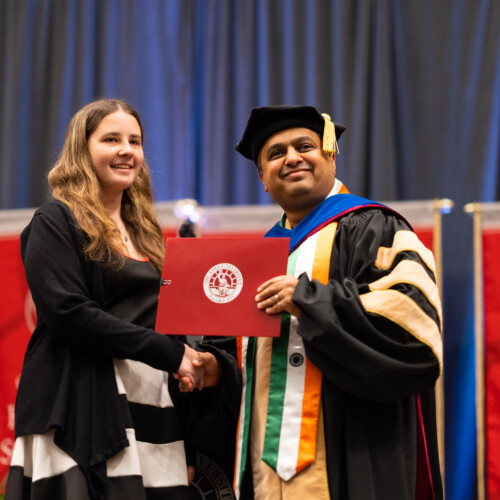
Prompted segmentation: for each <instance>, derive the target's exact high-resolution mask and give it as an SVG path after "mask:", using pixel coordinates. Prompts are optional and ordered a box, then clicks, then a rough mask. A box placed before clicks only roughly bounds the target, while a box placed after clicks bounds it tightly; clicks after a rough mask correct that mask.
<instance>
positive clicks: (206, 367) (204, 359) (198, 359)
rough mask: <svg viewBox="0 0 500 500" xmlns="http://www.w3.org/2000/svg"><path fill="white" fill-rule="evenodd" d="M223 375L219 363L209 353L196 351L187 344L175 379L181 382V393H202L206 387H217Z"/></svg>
mask: <svg viewBox="0 0 500 500" xmlns="http://www.w3.org/2000/svg"><path fill="white" fill-rule="evenodd" d="M221 375H222V370H221V368H220V365H219V362H218V361H217V359H216V358H215V356H214V355H213V354H211V353H209V352H199V351H195V350H194V349H192V348H191V347H189V346H188V345H187V344H186V345H185V351H184V356H183V357H182V361H181V364H180V366H179V369H178V370H177V373H174V378H175V379H176V380H178V381H179V390H180V391H181V392H192V391H194V390H195V389H198V390H199V391H201V390H202V389H204V388H205V387H213V386H214V385H217V383H218V382H219V380H220V377H221Z"/></svg>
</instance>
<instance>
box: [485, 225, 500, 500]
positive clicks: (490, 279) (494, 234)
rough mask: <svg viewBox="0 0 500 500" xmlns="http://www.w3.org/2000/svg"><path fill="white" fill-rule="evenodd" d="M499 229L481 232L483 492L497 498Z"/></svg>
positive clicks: (499, 461)
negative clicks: (483, 414) (484, 480)
mask: <svg viewBox="0 0 500 500" xmlns="http://www.w3.org/2000/svg"><path fill="white" fill-rule="evenodd" d="M499 255H500V229H495V230H485V231H484V232H483V282H484V353H485V354H484V384H485V401H484V405H485V406H484V410H485V445H486V457H485V468H486V492H487V498H488V500H498V499H500V266H499V265H498V256H499Z"/></svg>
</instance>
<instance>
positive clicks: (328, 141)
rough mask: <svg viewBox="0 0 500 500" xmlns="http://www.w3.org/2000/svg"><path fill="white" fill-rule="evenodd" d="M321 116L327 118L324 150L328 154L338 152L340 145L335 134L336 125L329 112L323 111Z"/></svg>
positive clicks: (324, 132)
mask: <svg viewBox="0 0 500 500" xmlns="http://www.w3.org/2000/svg"><path fill="white" fill-rule="evenodd" d="M321 116H322V117H323V118H324V119H325V129H324V131H323V151H324V152H325V153H327V154H332V153H335V154H338V153H339V145H338V143H337V136H336V135H335V125H334V124H333V122H332V119H331V118H330V115H328V114H327V113H322V114H321Z"/></svg>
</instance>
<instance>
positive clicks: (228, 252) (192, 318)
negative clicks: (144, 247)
mask: <svg viewBox="0 0 500 500" xmlns="http://www.w3.org/2000/svg"><path fill="white" fill-rule="evenodd" d="M289 244H290V240H289V238H247V237H241V238H204V237H201V238H168V239H167V243H166V250H165V262H164V264H163V272H162V279H163V284H162V286H161V287H160V297H159V302H158V313H157V317H156V330H157V331H158V332H160V333H166V334H176V335H229V336H247V337H255V336H258V337H278V336H279V334H280V325H281V314H276V315H272V316H271V315H269V314H266V313H265V312H263V311H261V310H259V309H257V303H256V302H255V296H256V295H257V287H258V286H259V285H261V284H262V283H264V282H265V281H267V280H268V279H270V278H273V277H274V276H279V275H283V274H286V268H287V260H288V248H289Z"/></svg>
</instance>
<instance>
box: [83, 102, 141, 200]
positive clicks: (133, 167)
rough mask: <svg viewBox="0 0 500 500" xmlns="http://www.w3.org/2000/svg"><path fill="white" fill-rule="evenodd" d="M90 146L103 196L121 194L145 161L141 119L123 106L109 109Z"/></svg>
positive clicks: (109, 196)
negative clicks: (109, 111) (110, 111)
mask: <svg viewBox="0 0 500 500" xmlns="http://www.w3.org/2000/svg"><path fill="white" fill-rule="evenodd" d="M88 150H89V154H90V158H91V160H92V166H93V168H94V171H95V173H96V176H97V178H98V179H99V183H100V184H101V189H102V195H103V197H104V198H112V197H121V195H122V193H123V191H124V190H125V189H127V188H128V187H130V186H131V185H132V184H133V182H134V181H135V179H136V178H137V176H138V175H139V172H140V170H141V167H142V164H143V162H144V152H143V149H142V134H141V128H140V126H139V123H138V122H137V120H136V119H135V118H134V116H132V115H131V114H129V113H126V112H124V111H122V110H118V111H115V112H113V113H110V114H109V115H107V116H105V117H104V118H103V119H102V120H101V122H100V123H99V125H98V126H97V127H96V129H95V130H94V132H92V134H91V135H90V136H89V138H88Z"/></svg>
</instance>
